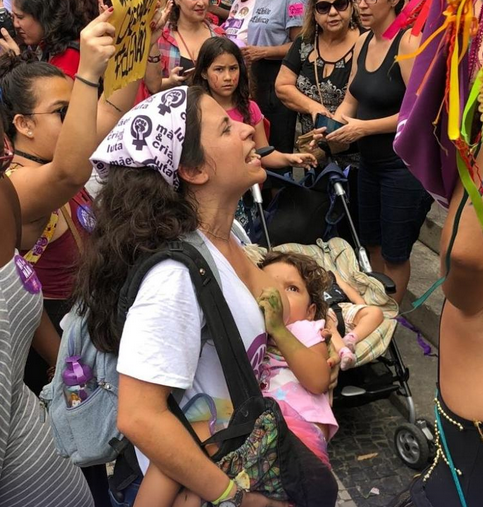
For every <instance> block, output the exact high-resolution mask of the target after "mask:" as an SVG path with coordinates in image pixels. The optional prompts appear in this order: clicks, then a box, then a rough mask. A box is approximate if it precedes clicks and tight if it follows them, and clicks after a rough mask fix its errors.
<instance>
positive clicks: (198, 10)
mask: <svg viewBox="0 0 483 507" xmlns="http://www.w3.org/2000/svg"><path fill="white" fill-rule="evenodd" d="M175 3H176V4H177V5H179V9H180V16H182V17H184V18H186V20H187V21H191V22H192V23H195V22H197V21H198V22H201V21H203V20H204V19H205V18H206V14H207V12H208V5H209V0H176V1H175Z"/></svg>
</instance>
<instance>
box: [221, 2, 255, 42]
mask: <svg viewBox="0 0 483 507" xmlns="http://www.w3.org/2000/svg"><path fill="white" fill-rule="evenodd" d="M255 2H256V0H235V1H234V2H233V5H232V7H231V10H230V14H229V15H228V18H227V20H226V21H225V23H224V24H223V27H222V28H223V29H224V30H225V32H226V36H227V37H228V38H229V39H231V40H234V39H238V40H240V41H242V42H244V43H245V44H247V31H248V22H249V21H250V18H251V17H252V14H253V8H254V7H255Z"/></svg>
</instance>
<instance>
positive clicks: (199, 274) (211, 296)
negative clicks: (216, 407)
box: [111, 238, 262, 494]
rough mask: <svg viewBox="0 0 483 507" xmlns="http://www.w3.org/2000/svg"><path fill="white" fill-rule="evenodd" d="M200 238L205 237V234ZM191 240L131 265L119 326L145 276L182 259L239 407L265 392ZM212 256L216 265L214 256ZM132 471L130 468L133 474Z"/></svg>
mask: <svg viewBox="0 0 483 507" xmlns="http://www.w3.org/2000/svg"><path fill="white" fill-rule="evenodd" d="M192 239H193V238H190V240H192ZM200 240H201V241H203V240H202V239H201V238H200ZM197 241H198V240H197V239H196V238H194V242H195V244H196V242H197ZM190 243H192V241H190ZM190 243H187V242H182V241H174V242H170V243H168V244H167V245H166V247H165V248H164V249H162V250H160V251H157V252H155V253H154V254H151V255H149V256H144V257H143V258H141V259H139V261H138V262H137V263H136V264H135V265H134V267H133V269H131V271H130V273H129V275H128V278H127V280H126V283H125V284H124V286H123V288H122V289H121V293H120V295H119V303H118V321H119V325H120V328H121V329H122V327H123V326H124V322H125V320H126V316H127V312H128V310H129V308H130V307H131V306H132V304H133V303H134V301H135V299H136V296H137V294H138V291H139V288H140V286H141V284H142V281H143V279H144V277H145V276H146V274H147V273H148V272H149V271H150V270H151V269H152V268H153V267H154V266H155V265H157V264H159V263H160V262H162V261H163V260H166V259H172V260H175V261H178V262H181V263H182V264H184V265H185V266H186V267H187V268H188V269H189V272H190V275H191V281H192V283H193V286H194V288H195V292H196V295H197V298H198V303H199V305H200V306H201V308H202V310H203V314H204V317H205V320H206V323H207V327H208V329H209V332H210V336H211V338H212V340H213V342H214V344H215V347H216V350H217V353H218V357H219V359H220V363H221V365H222V368H223V373H224V376H225V380H226V383H227V386H228V390H229V392H230V397H231V400H232V403H233V405H234V407H235V408H237V407H239V406H241V405H242V404H243V403H244V402H245V401H246V400H247V399H248V398H252V397H261V396H262V395H261V392H260V388H259V386H258V382H257V380H256V378H255V374H254V373H253V369H252V367H251V365H250V362H249V360H248V356H247V354H246V350H245V346H244V344H243V341H242V338H241V336H240V332H239V331H238V328H237V326H236V323H235V321H234V319H233V316H232V314H231V311H230V309H229V307H228V304H227V303H226V300H225V297H224V296H223V293H222V291H221V288H220V286H219V284H218V282H217V279H216V276H215V274H214V272H213V270H212V269H211V267H210V265H209V263H208V262H207V260H206V259H205V258H204V257H203V255H202V254H201V253H200V251H199V250H198V247H199V245H196V247H195V246H193V245H192V244H190ZM205 248H206V246H205ZM210 260H211V262H213V265H214V261H213V259H212V258H211V255H210ZM214 269H215V272H216V274H217V275H218V271H217V270H216V265H214ZM218 276H219V275H218ZM168 406H169V409H170V411H171V412H172V413H173V414H174V415H175V416H176V417H177V418H178V419H179V421H180V422H181V423H182V424H183V426H184V427H185V428H186V429H187V430H188V432H189V433H190V435H191V436H192V437H193V439H194V440H195V442H197V443H198V445H199V446H200V447H201V448H204V446H203V444H202V443H201V441H200V439H199V438H198V436H197V435H196V433H195V432H194V430H193V428H192V426H191V424H190V423H189V422H188V420H187V418H186V416H185V414H184V413H183V411H182V410H181V408H180V407H179V405H178V403H177V402H176V400H175V398H174V396H173V395H170V396H169V397H168ZM252 427H253V423H249V424H247V423H244V424H239V425H236V426H233V427H230V428H227V429H226V430H224V431H222V432H220V434H217V435H216V436H213V437H212V439H210V441H208V442H205V443H204V444H205V445H206V444H208V443H210V442H211V440H213V441H214V442H222V441H224V440H226V439H230V438H234V437H237V436H239V435H244V434H246V433H247V432H248V431H249V429H251V428H252ZM129 446H130V448H129V452H130V453H132V452H134V448H133V446H132V444H129ZM123 458H124V454H122V455H121V456H120V457H119V458H118V461H120V462H121V466H122V465H123V464H124V465H125V464H126V463H127V464H128V465H130V464H129V463H128V461H129V460H127V459H126V460H124V459H123ZM136 465H137V463H136ZM116 468H117V465H116ZM133 468H134V467H133V466H129V467H128V468H127V471H126V470H123V474H124V479H125V480H122V479H123V477H122V474H116V473H115V474H114V475H115V478H114V480H113V481H112V483H111V489H113V490H114V491H113V494H119V492H120V490H121V489H123V488H121V487H120V485H122V486H123V487H124V488H125V487H127V485H129V484H130V483H131V482H132V481H133V480H135V479H136V478H137V477H138V476H139V472H140V471H139V466H138V465H137V467H136V468H137V472H134V471H133ZM130 470H131V473H129V472H130ZM116 475H118V477H116ZM126 477H127V478H126Z"/></svg>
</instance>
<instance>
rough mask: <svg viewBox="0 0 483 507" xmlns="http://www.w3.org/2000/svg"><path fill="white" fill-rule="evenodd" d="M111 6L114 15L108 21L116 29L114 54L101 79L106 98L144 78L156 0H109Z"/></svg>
mask: <svg viewBox="0 0 483 507" xmlns="http://www.w3.org/2000/svg"><path fill="white" fill-rule="evenodd" d="M112 5H113V7H114V13H113V15H112V16H111V18H110V20H109V22H110V23H112V25H114V27H115V28H116V35H115V38H114V44H115V46H116V52H115V54H114V56H113V57H112V58H111V59H110V60H109V64H108V66H107V70H106V74H105V76H104V92H105V94H106V97H109V96H110V95H111V94H112V92H113V91H114V90H119V89H120V88H122V87H123V86H126V85H127V84H128V83H132V82H133V81H136V80H137V79H141V78H143V77H144V74H145V72H146V65H147V60H148V54H149V43H150V39H151V28H150V26H149V24H150V22H151V20H152V17H153V14H154V11H155V10H156V0H112Z"/></svg>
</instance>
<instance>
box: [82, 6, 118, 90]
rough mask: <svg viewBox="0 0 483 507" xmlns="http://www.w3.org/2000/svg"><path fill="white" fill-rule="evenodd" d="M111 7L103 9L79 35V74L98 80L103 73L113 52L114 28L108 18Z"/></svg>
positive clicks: (88, 78)
mask: <svg viewBox="0 0 483 507" xmlns="http://www.w3.org/2000/svg"><path fill="white" fill-rule="evenodd" d="M113 10H114V9H113V8H112V7H110V8H109V9H107V10H105V11H104V12H103V13H102V14H100V15H99V16H98V17H97V18H96V19H94V20H93V21H91V22H90V23H89V24H88V25H87V26H86V27H85V28H84V30H82V32H81V35H80V54H81V57H80V63H79V70H78V74H79V76H81V77H83V78H84V79H87V80H89V81H92V82H98V81H99V79H100V78H101V77H102V76H103V75H104V72H105V70H106V68H107V64H108V62H109V59H110V58H111V57H112V56H113V55H114V53H115V47H114V35H115V29H114V26H112V25H111V24H110V23H109V22H108V20H109V18H110V17H111V15H112V13H113Z"/></svg>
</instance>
